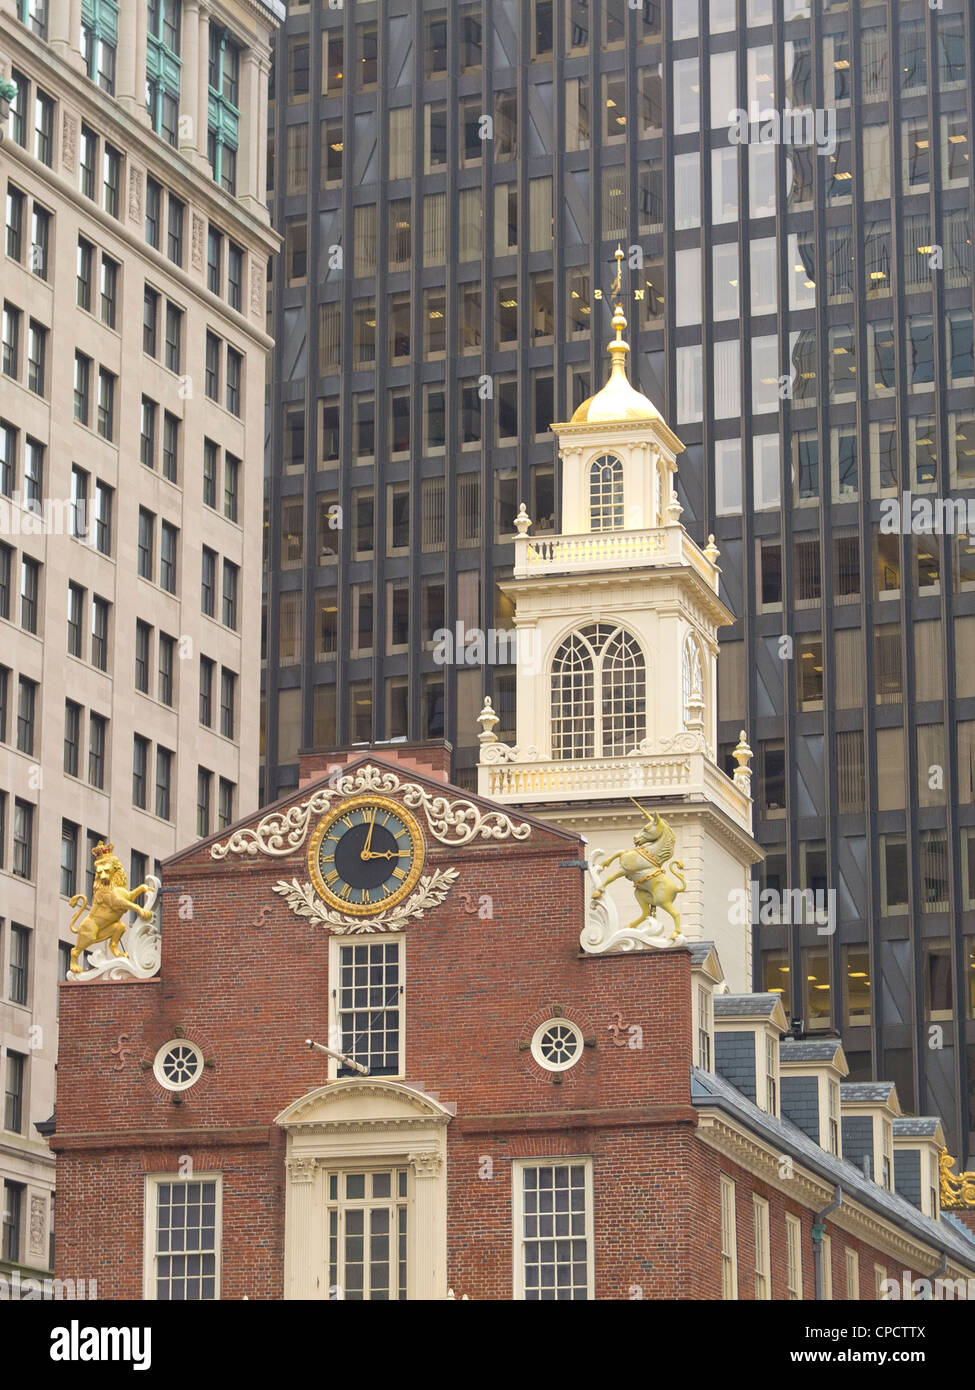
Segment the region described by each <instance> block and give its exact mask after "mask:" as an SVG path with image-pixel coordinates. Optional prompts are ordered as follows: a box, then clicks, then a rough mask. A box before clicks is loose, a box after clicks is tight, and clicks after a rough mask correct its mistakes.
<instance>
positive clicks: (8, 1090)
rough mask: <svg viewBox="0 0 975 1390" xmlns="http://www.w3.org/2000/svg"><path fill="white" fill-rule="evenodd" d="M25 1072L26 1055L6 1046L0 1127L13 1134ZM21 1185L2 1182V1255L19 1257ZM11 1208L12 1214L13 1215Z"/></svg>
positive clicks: (19, 1126) (19, 1122)
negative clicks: (14, 1235)
mask: <svg viewBox="0 0 975 1390" xmlns="http://www.w3.org/2000/svg"><path fill="white" fill-rule="evenodd" d="M26 1074H27V1058H26V1057H25V1056H24V1054H23V1053H22V1052H13V1051H11V1049H10V1048H8V1049H7V1076H6V1080H5V1082H4V1086H5V1090H4V1096H3V1127H4V1129H6V1130H10V1131H11V1132H12V1133H14V1134H20V1133H21V1131H22V1130H23V1127H24V1089H25V1078H26ZM23 1191H24V1188H23V1185H22V1184H20V1183H11V1182H10V1181H9V1180H8V1181H6V1182H5V1183H4V1197H5V1201H4V1213H3V1221H4V1233H3V1235H4V1246H5V1247H6V1248H5V1249H4V1251H3V1255H4V1258H5V1259H12V1260H17V1259H19V1258H20V1251H19V1248H18V1246H19V1233H20V1226H21V1215H20V1211H21V1199H22V1197H23ZM11 1193H16V1196H17V1201H16V1203H12V1202H11ZM14 1210H15V1211H16V1215H13V1212H14ZM11 1228H12V1229H13V1230H14V1231H16V1233H17V1239H15V1240H14V1241H13V1242H12V1243H11V1240H10V1236H9V1231H10V1229H11Z"/></svg>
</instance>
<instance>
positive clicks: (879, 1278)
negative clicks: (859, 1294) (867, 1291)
mask: <svg viewBox="0 0 975 1390" xmlns="http://www.w3.org/2000/svg"><path fill="white" fill-rule="evenodd" d="M886 1279H887V1266H886V1265H880V1264H875V1265H874V1267H873V1295H874V1298H876V1299H877V1300H878V1302H880V1303H884V1302H886V1296H885V1294H884V1291H883V1288H884V1283H885V1281H886Z"/></svg>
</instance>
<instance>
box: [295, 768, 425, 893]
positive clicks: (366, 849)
mask: <svg viewBox="0 0 975 1390" xmlns="http://www.w3.org/2000/svg"><path fill="white" fill-rule="evenodd" d="M422 871H423V835H422V833H421V831H420V826H419V824H418V822H417V820H416V818H415V817H414V816H411V815H410V813H409V811H407V810H404V808H403V807H402V806H401V805H400V804H399V802H398V801H392V800H390V799H389V798H388V797H385V796H369V795H366V796H354V797H350V798H349V799H348V800H346V801H343V802H341V803H340V804H339V805H338V806H336V807H335V808H334V809H333V810H331V811H329V813H328V815H327V816H325V817H324V819H323V820H320V821H319V823H318V825H317V826H316V827H315V831H314V834H313V835H312V837H311V843H310V844H309V846H308V872H309V874H310V875H311V881H312V883H313V884H314V886H315V891H316V892H317V894H318V896H319V897H320V898H321V899H322V900H323V901H324V902H326V903H327V904H328V906H329V907H331V908H335V909H337V910H338V911H339V912H349V913H352V914H353V915H354V916H357V917H368V916H372V915H374V914H376V913H378V912H382V911H384V910H385V909H386V908H387V907H392V906H393V905H394V904H395V903H398V902H402V900H403V899H404V898H405V897H406V895H407V894H408V893H410V892H412V890H413V889H414V888H415V887H416V883H417V880H418V879H419V877H420V874H421V873H422Z"/></svg>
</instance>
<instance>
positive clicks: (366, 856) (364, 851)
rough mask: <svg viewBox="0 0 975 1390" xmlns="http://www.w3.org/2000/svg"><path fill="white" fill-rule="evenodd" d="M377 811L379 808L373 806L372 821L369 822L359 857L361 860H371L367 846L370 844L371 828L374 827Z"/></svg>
mask: <svg viewBox="0 0 975 1390" xmlns="http://www.w3.org/2000/svg"><path fill="white" fill-rule="evenodd" d="M378 810H379V807H378V806H374V807H373V808H372V820H371V821H370V822H369V834H368V835H367V836H366V843H365V845H364V847H363V849H362V855H361V857H362V858H363V859H371V858H372V854H371V853H370V849H369V846H370V845H371V844H372V832H373V828H374V827H375V824H376V812H377V811H378Z"/></svg>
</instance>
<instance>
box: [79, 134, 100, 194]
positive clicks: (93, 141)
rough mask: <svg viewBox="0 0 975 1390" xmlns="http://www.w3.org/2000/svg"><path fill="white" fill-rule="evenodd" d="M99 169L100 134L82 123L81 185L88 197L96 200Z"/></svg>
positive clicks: (80, 152)
mask: <svg viewBox="0 0 975 1390" xmlns="http://www.w3.org/2000/svg"><path fill="white" fill-rule="evenodd" d="M97 169H98V136H97V135H96V134H95V132H94V131H93V130H92V129H91V127H90V126H87V125H84V124H82V127H81V149H80V151H79V154H78V181H79V187H80V189H81V191H82V193H83V194H84V195H85V197H86V198H91V199H92V200H94V197H95V178H96V174H97Z"/></svg>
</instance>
